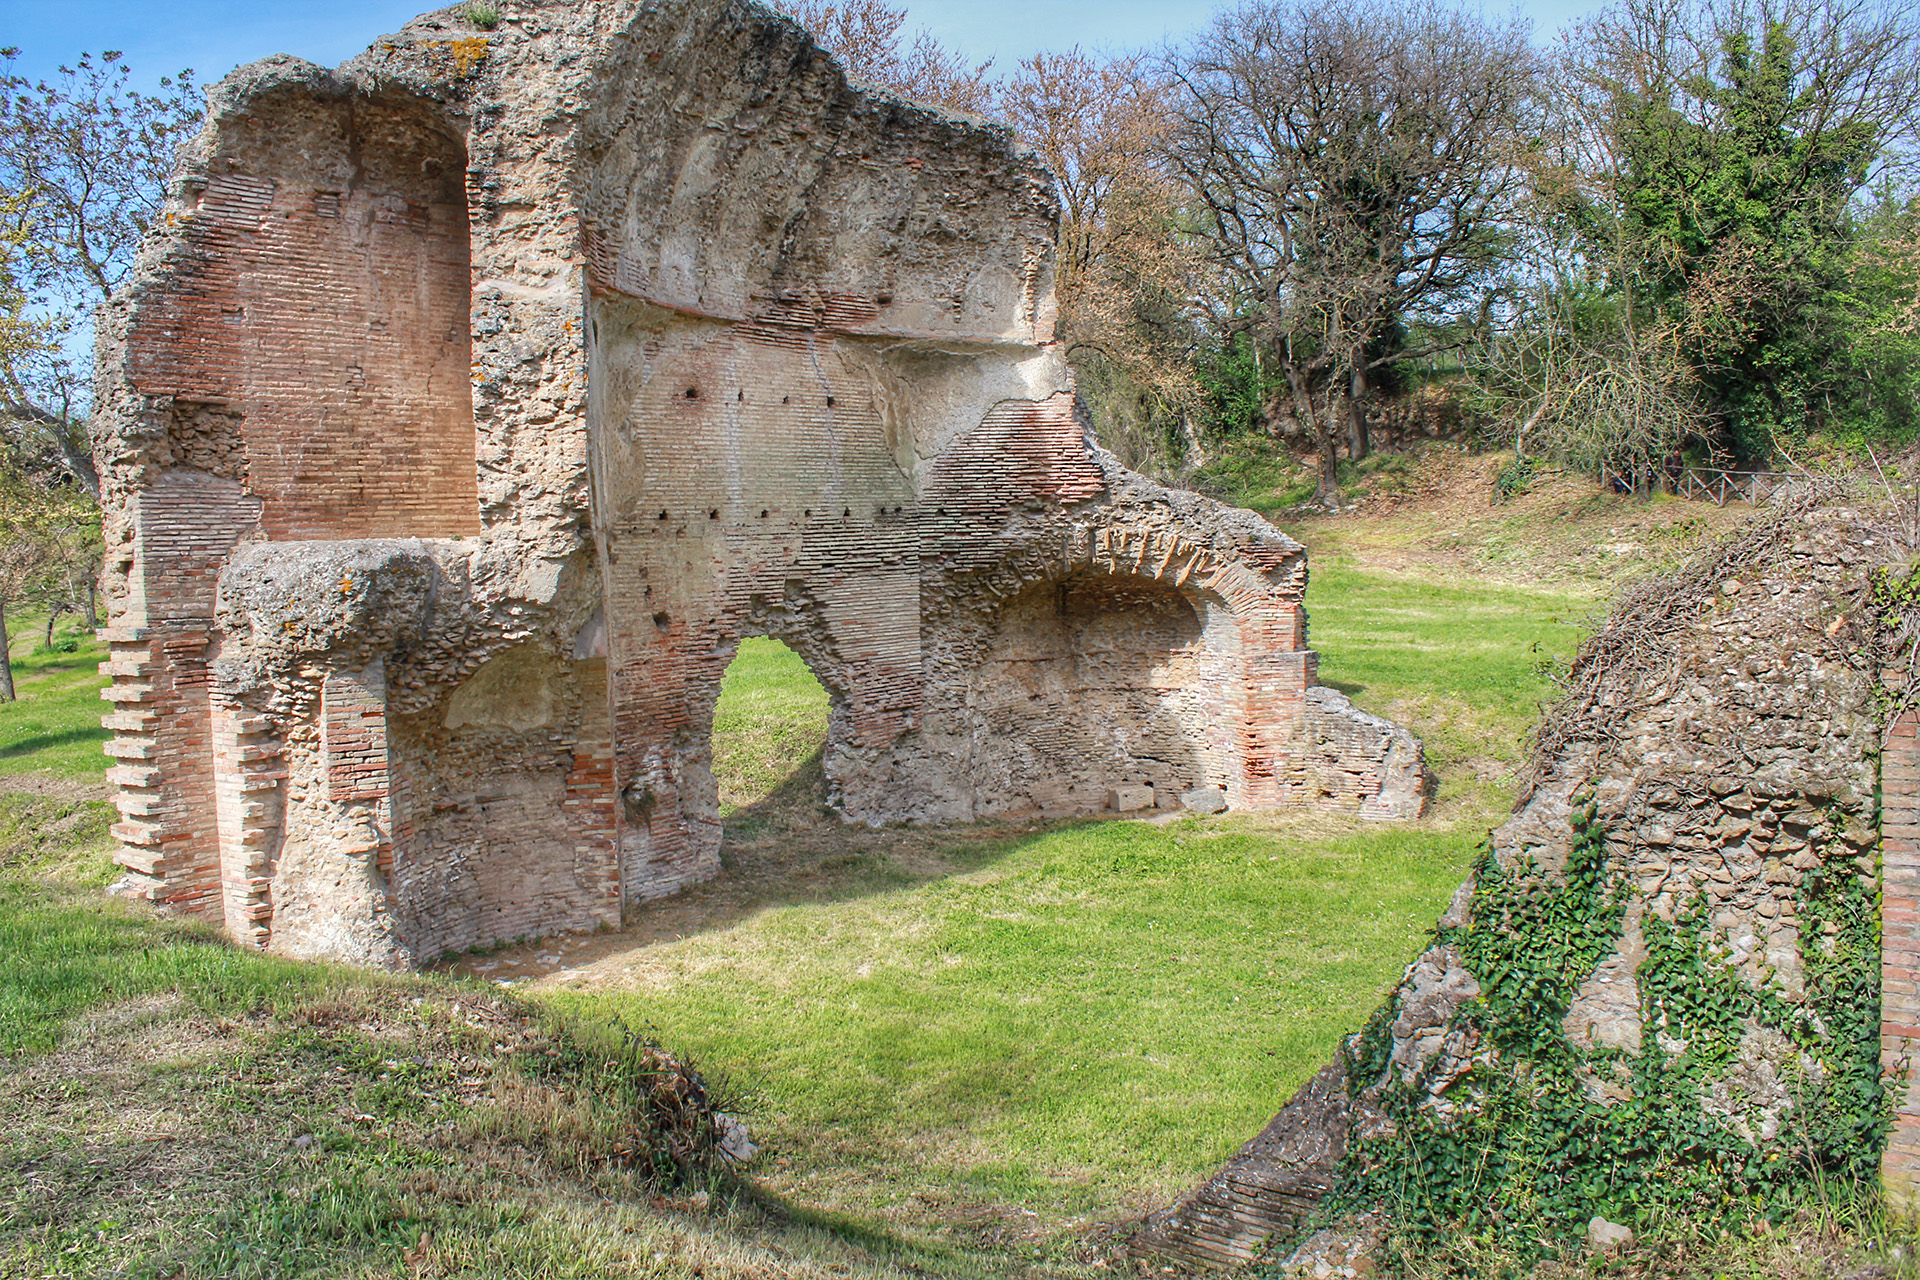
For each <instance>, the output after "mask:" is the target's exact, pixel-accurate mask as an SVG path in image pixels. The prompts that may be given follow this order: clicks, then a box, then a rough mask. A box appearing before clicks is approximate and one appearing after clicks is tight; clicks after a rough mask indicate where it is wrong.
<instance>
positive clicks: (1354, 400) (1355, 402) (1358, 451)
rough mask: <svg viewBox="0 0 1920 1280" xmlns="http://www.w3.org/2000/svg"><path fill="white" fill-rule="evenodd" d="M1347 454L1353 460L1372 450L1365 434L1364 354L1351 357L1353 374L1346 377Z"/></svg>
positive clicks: (1365, 379)
mask: <svg viewBox="0 0 1920 1280" xmlns="http://www.w3.org/2000/svg"><path fill="white" fill-rule="evenodd" d="M1347 415H1348V422H1347V456H1348V457H1349V458H1352V459H1353V460H1354V461H1355V462H1358V461H1360V460H1361V459H1362V458H1364V457H1366V456H1367V455H1368V454H1369V453H1372V452H1373V441H1372V440H1371V439H1369V438H1368V436H1367V364H1366V357H1365V355H1364V354H1356V355H1355V356H1354V358H1353V374H1352V376H1351V377H1349V378H1348V379H1347Z"/></svg>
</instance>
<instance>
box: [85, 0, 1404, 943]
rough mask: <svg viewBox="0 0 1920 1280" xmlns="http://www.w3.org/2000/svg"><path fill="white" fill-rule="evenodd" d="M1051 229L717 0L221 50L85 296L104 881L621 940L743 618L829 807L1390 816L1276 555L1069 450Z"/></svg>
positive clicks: (302, 935) (692, 782)
mask: <svg viewBox="0 0 1920 1280" xmlns="http://www.w3.org/2000/svg"><path fill="white" fill-rule="evenodd" d="M1057 219H1058V209H1057V203H1056V200H1055V197H1054V194H1053V186H1052V179H1051V177H1050V175H1048V173H1047V172H1046V171H1045V170H1044V169H1043V168H1042V167H1041V166H1040V165H1039V164H1038V162H1037V161H1035V160H1034V159H1033V157H1032V156H1031V155H1029V154H1027V153H1026V152H1024V151H1022V150H1020V149H1018V148H1016V147H1015V145H1014V144H1013V141H1012V139H1011V137H1010V135H1009V133H1008V131H1007V130H1006V129H1004V128H1002V127H998V126H993V125H987V124H983V123H980V122H975V121H969V120H962V119H956V118H953V117H950V116H946V115H942V114H940V113H938V112H936V111H933V110H931V109H928V108H924V107H920V106H916V105H913V104H911V103H906V102H902V101H899V100H897V99H895V98H892V97H890V96H888V95H886V94H885V93H883V92H880V91H877V90H872V89H866V88H862V87H859V86H856V85H849V84H848V82H847V80H846V78H845V76H844V74H843V73H842V71H841V69H840V67H839V66H838V64H837V63H835V62H834V61H833V60H832V59H831V58H829V57H828V56H827V55H825V54H823V53H822V52H821V51H820V50H819V48H818V47H817V46H816V45H814V44H813V42H812V41H811V40H810V39H809V37H808V36H807V35H806V33H805V32H804V31H802V30H801V29H800V28H799V27H797V26H795V25H794V24H793V23H791V22H789V21H788V20H786V19H784V18H781V17H778V16H776V15H775V14H773V13H772V12H770V11H768V10H766V9H764V8H761V7H759V6H757V5H755V4H751V3H746V2H744V0H654V2H650V3H644V4H643V3H633V2H632V0H627V2H625V3H609V4H603V5H577V4H573V3H558V2H545V3H543V2H541V0H532V2H528V3H516V4H515V5H513V6H509V7H508V9H507V11H506V12H505V14H504V15H503V17H502V20H501V21H500V23H499V25H498V26H497V28H495V29H492V30H487V31H481V30H478V29H475V28H474V27H473V26H472V25H471V24H470V23H469V22H468V21H467V20H466V19H465V18H464V17H462V16H461V13H460V11H458V10H445V11H441V12H439V13H436V14H430V15H428V16H426V17H423V18H420V19H417V20H416V21H414V22H413V23H412V24H410V25H409V26H408V27H407V28H406V29H405V30H403V31H402V32H400V33H399V34H397V35H394V36H390V37H387V38H385V39H383V40H381V41H379V42H377V43H376V44H375V45H374V46H373V47H372V48H371V49H369V50H368V51H367V52H366V53H364V54H362V55H361V56H360V57H358V58H355V59H354V60H352V61H350V62H348V63H347V64H345V65H344V66H342V67H340V68H338V69H337V70H331V71H330V70H327V69H325V68H322V67H318V66H315V65H313V64H311V63H307V62H303V61H300V60H298V59H294V58H288V57H276V58H269V59H267V60H265V61H262V62H257V63H254V64H252V65H250V66H247V67H243V68H241V69H240V70H238V71H236V72H234V73H233V74H232V75H230V76H228V77H227V78H226V79H225V80H224V81H222V82H221V84H220V85H219V86H218V87H217V88H216V89H215V90H214V91H213V93H212V95H211V98H210V111H209V117H208V123H207V126H206V128H205V130H204V131H203V132H202V133H201V135H200V136H199V138H198V139H197V141H195V142H194V143H193V144H191V145H190V147H189V148H188V149H187V152H186V153H185V155H184V157H183V159H182V162H181V167H180V169H179V170H178V172H177V174H176V178H175V181H174V183H173V186H172V189H171V191H170V194H169V198H168V201H167V204H166V207H165V210H164V212H163V214H162V215H161V217H160V218H159V219H158V220H157V222H156V226H155V229H154V231H153V233H152V234H151V236H150V237H149V239H148V241H147V243H146V244H145V245H144V247H143V249H142V251H141V257H140V261H139V264H138V267H137V270H136V272H135V274H134V277H133V282H132V284H131V285H130V287H129V288H128V289H126V290H125V291H124V292H123V293H122V294H121V295H120V296H119V297H118V298H117V299H116V300H115V302H114V303H113V305H112V306H111V308H109V310H108V311H107V312H106V313H105V314H104V317H103V320H102V324H101V352H100V377H99V384H98V385H99V390H98V393H97V400H98V421H99V423H100V425H101V427H102V428H103V430H102V431H101V432H100V440H99V444H98V449H97V452H98V462H99V464H100V469H101V474H102V476H103V488H104V502H105V508H106V537H107V564H106V571H105V584H106V586H107V590H108V598H109V603H110V625H109V628H108V630H107V632H106V637H107V640H108V641H109V643H110V646H111V652H112V658H111V661H110V663H109V664H108V668H107V669H108V670H109V671H110V672H111V673H112V676H113V682H112V686H111V688H110V689H108V690H107V694H106V696H107V697H108V698H109V699H110V700H111V701H112V702H113V704H114V708H113V713H112V714H111V715H110V716H108V717H107V720H106V723H107V725H108V727H109V728H111V729H112V730H113V731H114V734H115V736H114V738H113V741H112V742H111V743H110V745H109V746H108V752H109V754H110V755H112V756H114V757H115V758H116V763H115V766H114V768H113V769H112V771H111V773H110V775H109V776H110V778H111V780H112V782H113V783H114V784H115V785H116V787H117V789H118V804H119V807H120V810H121V813H122V819H121V821H120V822H119V824H118V825H116V826H115V828H114V834H115V836H116V838H117V839H118V841H119V843H120V854H119V857H120V861H121V863H122V865H123V866H124V867H125V869H126V872H127V876H126V879H125V881H124V882H123V883H124V884H125V885H126V886H127V887H129V889H130V890H131V891H134V892H137V893H139V894H142V895H144V896H147V897H150V898H153V899H156V900H162V901H166V902H170V903H174V904H176V905H178V906H179V907H181V908H183V909H186V910H190V911H193V912H197V913H200V914H204V915H207V916H210V917H213V918H217V919H220V920H222V921H224V923H225V926H226V928H227V930H228V932H229V933H230V934H231V935H232V936H234V937H235V938H236V939H239V940H241V941H243V942H248V943H252V944H254V945H258V946H268V947H271V948H272V949H273V950H275V951H278V952H283V953H286V954H289V955H294V956H305V957H328V958H334V959H344V960H349V961H356V962H360V963H372V964H382V965H393V966H404V965H409V964H417V963H421V962H424V961H427V960H430V959H432V958H434V957H437V956H439V955H442V954H445V953H447V952H449V951H455V950H460V949H464V948H468V947H473V946H479V945H484V944H488V943H491V942H496V941H500V940H506V939H514V938H520V937H530V936H538V935H541V934H546V933H552V932H555V931H560V930H566V929H580V928H591V927H594V926H596V925H601V924H611V923H618V922H619V920H620V919H621V918H622V914H623V911H626V910H629V909H631V908H633V907H634V906H635V905H636V904H638V903H641V902H644V901H645V900H647V899H650V898H655V897H658V896H661V895H664V894H668V893H672V892H674V891H675V890H677V889H680V888H682V887H684V886H686V885H688V884H690V883H692V882H695V881H698V880H700V879H702V878H704V877H707V876H711V875H713V874H714V873H715V872H716V871H717V870H718V867H719V856H718V855H719V846H720V834H721V827H720V820H719V813H718V806H717V800H716V795H715V788H714V782H713V776H712V772H711V768H710V765H711V747H710V742H709V733H710V729H711V724H712V715H713V707H714V701H715V698H716V696H717V694H718V691H719V687H720V677H721V674H722V672H723V671H724V670H725V668H726V666H727V663H728V662H729V660H730V659H731V657H732V655H733V654H734V652H735V649H736V646H737V644H738V642H739V641H740V639H741V638H742V637H745V636H752V635H763V634H764V635H772V636H777V637H779V638H780V639H782V640H783V641H785V642H786V643H787V644H788V645H790V646H791V647H792V648H793V649H794V650H796V651H797V652H798V653H799V654H800V655H801V657H802V658H804V659H805V661H806V663H807V664H808V666H809V667H810V668H811V669H812V671H813V673H814V674H815V675H816V676H817V677H818V678H819V680H820V682H821V684H822V685H824V686H825V688H826V690H827V692H828V695H829V699H830V704H831V710H830V727H829V735H828V742H827V748H826V773H827V778H828V785H829V790H830V796H829V799H830V801H831V802H832V803H833V804H834V805H836V806H837V807H838V808H839V810H840V811H841V813H842V814H844V815H845V817H846V818H847V819H848V820H850V821H857V822H867V823H889V822H953V821H965V820H970V819H974V818H979V817H983V816H989V815H994V814H1010V813H1016V812H1021V811H1038V812H1044V813H1065V812H1079V811H1095V810H1099V809H1101V808H1102V807H1104V806H1106V805H1108V804H1109V803H1110V800H1111V798H1112V797H1114V796H1124V797H1131V799H1128V800H1126V801H1125V803H1127V804H1128V805H1130V806H1131V805H1137V804H1138V803H1139V801H1140V798H1141V797H1142V794H1143V793H1142V791H1141V788H1150V789H1151V792H1152V795H1153V798H1154V802H1155V803H1156V804H1158V805H1160V806H1163V807H1169V808H1171V807H1177V806H1178V804H1179V799H1178V797H1180V796H1181V795H1183V794H1186V793H1201V794H1203V795H1206V796H1208V797H1212V796H1213V795H1214V793H1215V792H1218V793H1220V794H1224V796H1225V798H1226V802H1227V804H1229V805H1230V806H1232V807H1238V808H1251V807H1259V806H1270V805H1283V804H1303V805H1318V806H1329V807H1334V808H1340V809H1347V810H1355V811H1358V812H1360V813H1362V814H1365V815H1367V816H1373V817H1381V818H1403V817H1410V816H1415V815H1417V814H1418V813H1419V812H1420V810H1421V808H1422V805H1423V803H1424V796H1425V790H1426V786H1425V784H1426V774H1425V769H1424V765H1423V763H1422V759H1421V752H1420V747H1419V744H1418V743H1417V742H1416V741H1415V740H1414V739H1412V738H1411V737H1410V736H1409V735H1408V734H1407V733H1406V732H1405V730H1403V729H1400V728H1399V727H1397V726H1395V725H1392V724H1390V723H1389V722H1387V721H1384V720H1380V719H1378V718H1376V717H1372V716H1368V715H1365V714H1362V713H1360V712H1358V711H1356V710H1354V709H1353V708H1352V707H1351V706H1350V705H1349V704H1348V703H1347V702H1346V700H1345V699H1344V698H1342V697H1340V696H1339V695H1338V694H1337V693H1334V692H1333V691H1331V690H1327V689H1323V688H1318V687H1316V684H1315V659H1314V654H1313V652H1312V651H1311V650H1310V649H1308V648H1307V635H1306V616H1305V613H1304V611H1303V609H1302V607H1301V606H1302V595H1303V592H1304V590H1305V586H1306V580H1307V569H1306V559H1305V555H1304V552H1303V551H1302V548H1301V547H1300V546H1299V545H1298V544H1297V543H1295V542H1293V541H1291V540H1290V539H1288V538H1286V537H1285V536H1284V535H1282V534H1280V533H1279V532H1278V531H1277V530H1275V529H1274V528H1273V527H1272V526H1270V525H1268V524H1267V523H1265V522H1264V521H1262V520H1261V519H1259V518H1258V517H1256V516H1254V515H1252V514H1250V513H1248V512H1244V511H1237V510H1233V509H1229V508H1226V507H1223V506H1221V505H1220V504H1218V503H1215V502H1212V501H1210V500H1207V499H1204V498H1201V497H1198V496H1195V495H1193V494H1189V493H1182V492H1176V491H1171V490H1168V489H1164V488H1162V487H1160V486H1158V485H1155V484H1154V483H1152V482H1151V481H1148V480H1146V479H1145V478H1143V477H1141V476H1138V475H1135V474H1133V473H1131V472H1128V471H1127V470H1125V469H1124V468H1123V467H1121V466H1120V465H1119V463H1118V462H1117V461H1116V460H1115V459H1114V458H1113V457H1112V456H1110V455H1108V454H1107V453H1105V452H1103V451H1102V450H1101V449H1099V448H1098V447H1097V445H1095V444H1094V443H1093V441H1092V437H1091V434H1090V430H1089V425H1090V424H1088V423H1087V422H1086V421H1084V419H1083V417H1082V415H1081V414H1080V412H1079V410H1078V409H1077V403H1076V400H1075V397H1074V390H1073V382H1072V377H1071V373H1070V371H1069V369H1068V367H1067V364H1066V362H1065V359H1064V357H1063V354H1062V352H1061V350H1060V348H1059V346H1058V345H1057V343H1056V342H1055V339H1054V334H1053V310H1054V303H1053V285H1052V272H1053V241H1054V235H1055V228H1056V223H1057ZM1114 803H1119V802H1114Z"/></svg>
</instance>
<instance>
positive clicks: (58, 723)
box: [0, 617, 112, 781]
mask: <svg viewBox="0 0 1920 1280" xmlns="http://www.w3.org/2000/svg"><path fill="white" fill-rule="evenodd" d="M7 626H8V630H9V635H10V637H11V640H12V643H11V645H10V646H9V647H10V649H11V651H12V654H13V684H14V689H15V691H16V692H17V693H18V694H19V700H18V701H16V702H10V703H0V777H5V776H8V775H13V774H21V773H47V774H53V775H55V776H57V777H61V778H69V779H74V780H87V781H93V780H98V779H99V778H100V776H101V775H102V774H103V773H105V772H106V768H107V763H108V761H107V758H106V756H105V755H104V754H102V750H101V744H102V743H104V742H106V740H107V739H108V738H109V737H111V736H112V735H110V734H109V733H108V732H107V731H106V730H105V729H103V728H101V727H100V717H101V716H102V715H104V714H105V713H106V712H107V711H109V710H111V708H110V707H109V706H108V705H107V703H105V702H103V701H101V698H100V688H101V686H102V685H103V684H104V683H105V681H104V680H103V678H102V677H101V675H100V671H99V667H100V663H101V661H102V660H104V659H105V658H106V656H107V654H106V647H105V646H104V645H102V644H100V643H99V642H98V641H97V640H95V639H94V638H93V635H92V633H91V632H88V631H85V630H84V629H80V628H77V627H74V626H72V625H71V624H70V623H69V624H64V625H62V626H60V627H56V628H55V631H54V638H55V642H56V644H58V643H59V642H60V641H63V640H73V641H77V642H78V646H79V647H78V648H77V649H76V650H75V651H74V652H72V653H57V652H49V651H47V650H46V649H45V648H44V647H42V645H41V641H42V639H43V638H44V636H45V627H46V623H45V619H44V618H42V619H39V620H37V621H36V620H35V619H33V618H32V617H22V618H9V619H8V620H7Z"/></svg>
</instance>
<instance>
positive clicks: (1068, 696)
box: [969, 573, 1218, 812]
mask: <svg viewBox="0 0 1920 1280" xmlns="http://www.w3.org/2000/svg"><path fill="white" fill-rule="evenodd" d="M1204 630H1205V628H1204V626H1203V624H1202V621H1201V618H1200V615H1199V613H1198V612H1197V611H1196V609H1195V608H1194V605H1193V602H1192V601H1190V600H1189V599H1188V598H1187V597H1186V595H1185V594H1183V593H1182V592H1180V591H1179V590H1177V589H1175V588H1173V587H1170V586H1166V585H1164V584H1161V583H1157V582H1152V581H1149V580H1146V579H1140V578H1128V577H1116V576H1113V575H1109V574H1103V573H1078V574H1071V575H1068V576H1066V577H1062V578H1058V579H1055V580H1053V581H1050V582H1045V583H1041V584H1039V585H1038V586H1035V587H1032V588H1029V589H1028V590H1027V591H1025V592H1022V593H1021V594H1020V595H1019V596H1017V597H1015V598H1014V599H1013V601H1011V602H1010V603H1009V604H1008V605H1007V607H1006V608H1005V609H1004V610H1002V611H1001V613H1000V614H999V616H998V618H997V619H996V620H995V622H994V626H993V634H992V639H991V641H990V642H989V644H988V646H987V651H986V656H985V659H984V661H983V662H982V663H981V665H980V666H979V668H978V669H977V671H976V673H975V676H974V679H973V682H972V688H971V690H970V699H969V703H970V706H971V708H972V711H973V713H974V717H975V723H976V725H977V727H978V729H979V730H980V731H981V733H980V739H979V745H978V748H977V751H978V754H977V755H976V759H975V772H976V776H978V777H980V778H981V782H982V786H981V792H982V794H981V801H982V803H981V809H982V811H983V812H992V811H995V810H1001V811H1006V810H1019V809H1026V808H1031V809H1037V810H1040V811H1042V812H1089V811H1093V810H1099V809H1104V808H1108V807H1112V806H1113V805H1114V798H1115V794H1116V792H1126V791H1131V793H1132V794H1133V795H1135V796H1138V795H1139V794H1140V792H1139V789H1140V788H1151V789H1152V792H1153V802H1154V803H1155V804H1163V805H1164V804H1171V803H1172V801H1173V797H1174V796H1176V795H1178V794H1179V793H1180V792H1182V791H1185V790H1188V789H1190V788H1193V787H1197V786H1203V785H1207V784H1209V783H1212V782H1216V781H1218V780H1217V779H1215V778H1213V777H1211V776H1210V775H1211V773H1212V772H1213V770H1210V769H1209V767H1208V763H1207V759H1206V757H1207V752H1206V750H1205V749H1204V747H1203V746H1202V744H1203V743H1204V742H1205V741H1206V739H1207V737H1208V734H1207V729H1208V726H1209V724H1210V723H1212V721H1213V720H1214V719H1215V717H1213V716H1211V715H1210V714H1209V711H1208V706H1207V701H1208V689H1207V688H1206V685H1207V678H1206V671H1207V663H1206V661H1205V656H1206V646H1205V640H1204ZM995 792H997V793H998V794H994V793H995ZM1120 807H1124V808H1134V807H1138V805H1137V802H1133V803H1124V804H1122V805H1121V806H1120Z"/></svg>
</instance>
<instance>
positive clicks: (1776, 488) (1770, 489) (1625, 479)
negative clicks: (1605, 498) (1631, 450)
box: [1600, 463, 1794, 507]
mask: <svg viewBox="0 0 1920 1280" xmlns="http://www.w3.org/2000/svg"><path fill="white" fill-rule="evenodd" d="M1793 479H1794V478H1793V476H1792V475H1791V474H1789V473H1787V472H1785V471H1723V470H1721V469H1720V468H1718V467H1683V468H1681V470H1680V473H1679V474H1678V475H1675V474H1673V473H1672V472H1670V471H1667V470H1666V469H1665V468H1646V469H1643V470H1641V471H1640V472H1638V473H1637V474H1636V473H1634V472H1630V471H1621V470H1619V469H1617V468H1614V467H1609V466H1607V465H1606V464H1604V463H1602V464H1601V467H1600V483H1601V484H1602V485H1603V486H1605V487H1608V488H1611V489H1612V490H1613V491H1614V492H1615V493H1652V492H1653V491H1654V490H1655V489H1662V490H1664V491H1666V492H1668V493H1671V494H1673V495H1674V496H1675V497H1678V498H1695V499H1704V500H1706V501H1708V502H1712V503H1714V504H1716V505H1718V506H1722V507H1724V506H1726V505H1727V504H1728V503H1729V502H1734V501H1739V502H1754V503H1759V502H1765V501H1766V500H1767V499H1768V498H1771V497H1772V496H1773V495H1774V494H1776V493H1779V492H1780V491H1781V490H1783V489H1785V488H1787V487H1788V486H1789V485H1791V484H1792V483H1793Z"/></svg>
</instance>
